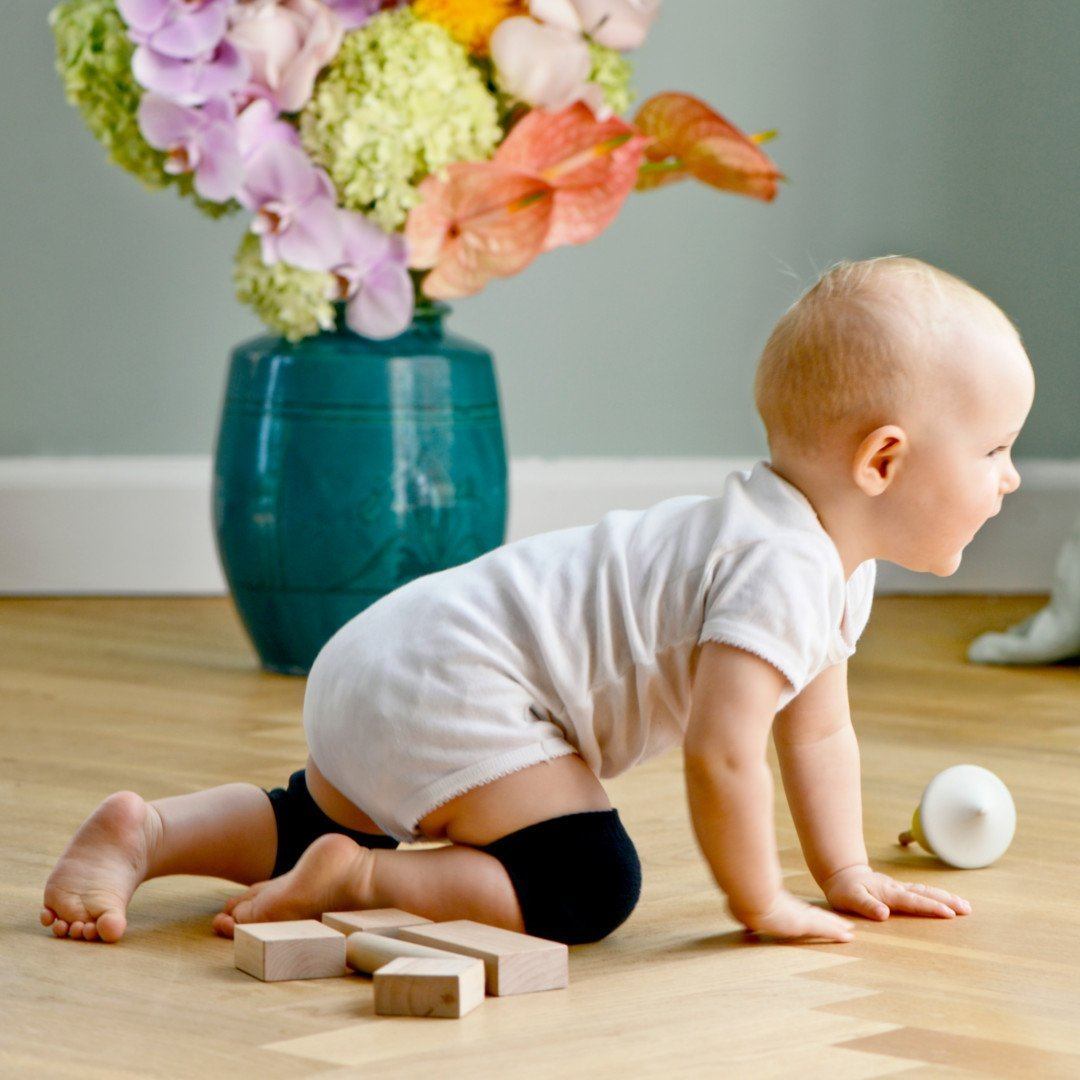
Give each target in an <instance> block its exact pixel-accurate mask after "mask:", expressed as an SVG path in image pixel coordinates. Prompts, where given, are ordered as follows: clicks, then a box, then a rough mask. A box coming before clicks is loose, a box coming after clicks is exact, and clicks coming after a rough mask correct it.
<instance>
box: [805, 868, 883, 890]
mask: <svg viewBox="0 0 1080 1080" xmlns="http://www.w3.org/2000/svg"><path fill="white" fill-rule="evenodd" d="M851 870H865V871H866V872H867V873H872V872H873V871H872V869H871V867H870V864H869V863H867V862H857V863H847V864H846V865H844V866H841V867H838V868H837V869H836V870H832V871H830V872H828V873H827V874H825V875H824V876H823V877H820V878H818V886H819V887H820V888H821V889H822V890H823V891H824V890H825V889H826V888H828V887H830V886H831V885H833V884H834V883H835V881H836V879H837V878H838V877H839V876H840V875H841V874H844V873H847V872H848V871H851Z"/></svg>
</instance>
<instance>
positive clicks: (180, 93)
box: [131, 38, 248, 105]
mask: <svg viewBox="0 0 1080 1080" xmlns="http://www.w3.org/2000/svg"><path fill="white" fill-rule="evenodd" d="M131 71H132V74H133V75H134V76H135V79H136V81H137V82H138V83H140V84H141V85H142V86H144V87H146V89H147V90H152V91H153V92H154V93H155V94H160V95H161V96H162V97H165V98H168V99H169V100H170V101H175V102H177V103H178V104H180V105H201V104H202V103H203V102H204V101H209V100H210V99H211V98H220V97H226V96H227V95H229V94H231V93H232V92H233V91H234V90H238V89H239V88H240V87H241V86H243V85H244V83H245V82H246V81H247V77H248V65H247V61H246V60H245V59H244V58H243V57H242V56H241V55H240V53H239V52H238V51H237V49H236V48H235V46H233V45H231V44H230V43H229V41H228V39H225V38H223V39H222V40H221V41H220V42H219V43H218V44H217V46H215V47H214V48H213V49H211V50H210V51H209V52H207V53H203V54H201V55H199V56H196V57H193V58H192V59H190V60H178V59H176V58H175V57H172V56H166V55H165V54H164V53H159V52H157V51H155V50H154V49H151V48H150V47H149V46H148V45H140V46H139V47H138V48H137V49H136V50H135V55H134V56H133V57H132V58H131Z"/></svg>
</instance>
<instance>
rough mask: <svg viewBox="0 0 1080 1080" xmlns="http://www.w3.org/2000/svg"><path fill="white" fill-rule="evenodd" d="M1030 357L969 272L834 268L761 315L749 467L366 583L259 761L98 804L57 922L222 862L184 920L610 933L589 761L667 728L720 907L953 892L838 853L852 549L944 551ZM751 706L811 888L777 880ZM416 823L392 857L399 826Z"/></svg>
mask: <svg viewBox="0 0 1080 1080" xmlns="http://www.w3.org/2000/svg"><path fill="white" fill-rule="evenodd" d="M1033 394H1034V378H1033V375H1032V370H1031V366H1030V364H1029V362H1028V359H1027V356H1026V354H1025V351H1024V348H1023V346H1022V344H1021V341H1020V337H1019V334H1018V333H1017V331H1016V329H1015V328H1014V327H1013V325H1012V324H1011V322H1010V321H1009V320H1008V318H1007V317H1006V316H1005V315H1004V314H1003V313H1002V312H1001V311H1000V310H999V309H998V308H997V307H996V306H995V305H994V304H993V303H992V302H991V301H990V300H988V299H987V298H986V297H985V296H983V295H982V294H981V293H979V292H978V291H976V290H975V289H973V288H972V287H971V286H969V285H967V284H966V283H964V282H962V281H961V280H959V279H957V278H955V277H953V276H951V275H950V274H947V273H945V272H943V271H941V270H938V269H935V268H934V267H931V266H928V265H927V264H925V263H923V262H920V261H918V260H916V259H911V258H904V257H897V256H888V257H884V258H880V259H871V260H866V261H862V262H855V263H841V264H839V265H837V266H835V267H833V268H832V269H831V270H830V271H828V272H827V273H826V274H825V275H824V276H823V277H822V278H821V279H820V280H819V281H818V282H817V283H816V284H815V285H814V286H813V287H812V288H811V289H810V290H808V291H807V292H806V293H805V294H804V295H803V296H802V297H800V298H799V299H798V300H797V301H796V302H795V303H794V304H793V305H792V306H791V308H790V309H789V310H788V311H787V312H786V313H785V314H784V315H783V317H782V318H781V319H780V321H779V323H778V324H777V326H776V328H775V329H774V330H773V332H772V335H771V336H770V338H769V340H768V342H767V344H766V346H765V349H764V352H763V355H762V357H761V361H760V364H759V368H758V373H757V379H756V383H755V397H756V404H757V407H758V411H759V412H760V414H761V417H762V420H763V422H764V425H765V428H766V431H767V435H768V444H769V455H770V456H769V460H768V461H760V462H758V463H757V464H756V465H754V466H753V468H751V469H748V470H746V471H740V472H735V473H733V474H732V475H730V476H728V477H727V478H726V480H725V481H724V483H723V488H722V492H721V494H719V495H690V496H680V497H676V498H671V499H666V500H664V501H662V502H660V503H658V504H657V505H655V506H652V507H650V508H649V509H647V510H644V511H628V510H616V511H613V512H611V513H608V514H606V515H604V517H603V518H602V519H601V520H600V521H599V522H598V523H597V524H595V525H592V526H583V527H579V528H570V529H560V530H558V531H555V532H549V533H543V534H540V535H537V536H531V537H528V538H526V539H523V540H519V541H516V542H514V543H510V544H506V545H504V546H502V547H500V548H498V549H496V550H495V551H492V552H489V553H487V554H485V555H483V556H481V557H480V558H477V559H474V560H473V561H472V562H469V563H466V564H464V565H462V566H456V567H453V568H451V569H448V570H443V571H441V572H439V573H434V574H429V575H427V576H425V577H422V578H418V579H417V580H415V581H412V582H410V583H408V584H407V585H404V586H403V587H401V588H399V589H397V590H395V591H394V592H393V593H391V594H389V595H388V596H385V597H383V598H382V599H380V600H379V601H378V602H377V603H375V604H373V605H372V606H371V607H369V608H367V609H366V610H365V611H363V612H362V613H361V614H360V615H358V616H356V617H355V618H354V619H353V620H352V621H350V622H349V623H347V624H346V625H345V626H343V627H342V628H341V629H340V630H339V631H338V632H337V634H335V636H334V637H333V638H332V639H331V640H330V641H329V642H328V643H327V644H326V646H325V647H324V648H323V650H322V652H321V653H320V654H319V656H318V658H317V659H316V661H315V664H314V666H313V667H312V670H311V674H310V677H309V679H308V682H307V688H306V696H305V700H304V726H305V730H306V733H307V740H308V749H309V757H308V761H307V765H306V768H305V769H302V770H299V771H298V772H296V773H294V774H293V776H292V777H291V778H290V779H289V781H288V783H287V786H285V787H282V788H275V789H274V790H272V791H269V792H267V791H264V790H263V789H261V788H259V787H256V786H254V785H252V784H245V783H233V784H226V785H224V786H221V787H215V788H211V789H209V790H206V791H200V792H196V793H195V794H190V795H179V796H175V797H171V798H165V799H161V800H158V801H155V802H151V803H147V802H144V801H143V799H141V798H140V797H139V796H138V795H136V794H134V793H133V792H130V791H122V792H118V793H116V794H114V795H111V796H110V797H109V798H108V799H106V800H105V801H104V802H103V803H102V804H101V806H99V807H98V808H97V810H96V811H95V812H94V813H93V814H92V815H91V816H90V817H89V818H88V819H87V820H86V822H84V824H83V825H82V826H81V828H80V829H79V830H78V832H77V833H76V834H75V836H74V838H73V839H72V840H71V842H70V843H69V845H68V847H67V849H66V850H65V851H64V853H63V855H62V856H61V857H60V859H59V861H58V862H57V865H56V867H55V869H54V870H53V873H52V875H51V876H50V878H49V880H48V882H47V884H46V886H45V896H44V909H43V911H42V914H41V921H42V923H44V924H45V925H46V926H51V927H52V930H53V932H54V933H55V934H56V935H57V936H58V937H71V938H81V939H85V940H88V941H92V940H95V939H98V940H102V941H116V940H117V939H118V938H120V937H121V935H122V934H123V932H124V928H125V925H126V916H125V911H126V908H127V905H128V902H129V900H130V898H131V895H132V893H133V892H134V891H135V889H136V888H137V887H138V885H139V884H140V883H141V882H142V881H144V880H146V879H147V878H152V877H159V876H161V875H164V874H206V875H214V876H218V877H223V878H228V879H230V880H232V881H236V882H240V883H243V884H246V885H250V886H251V887H250V888H249V889H248V890H247V891H246V892H245V893H243V894H242V895H240V896H238V897H236V898H234V899H233V900H230V901H229V903H228V904H227V905H226V907H225V910H224V911H223V912H221V913H220V914H218V915H217V916H216V918H215V921H214V927H215V929H216V930H217V931H218V932H219V933H222V934H224V935H226V936H228V935H231V934H232V932H233V927H234V926H235V924H236V923H244V922H255V921H266V920H271V919H291V918H303V917H309V916H318V914H319V913H320V912H323V911H329V910H342V909H360V908H382V907H397V908H404V909H405V910H407V911H411V912H414V913H416V914H418V915H423V916H426V917H427V918H429V919H433V920H436V921H443V920H448V919H461V918H463V919H474V920H478V921H481V922H485V923H490V924H492V925H495V926H501V927H506V928H508V929H511V930H517V931H522V932H526V933H531V934H537V935H539V936H541V937H546V938H552V939H554V940H559V941H564V942H566V943H568V944H577V943H583V942H589V941H597V940H599V939H601V938H603V937H605V936H606V935H608V934H610V933H611V932H612V931H613V930H615V929H616V928H617V927H618V926H620V925H621V924H622V923H623V922H624V921H625V920H626V918H627V917H628V916H629V914H630V913H631V911H632V910H633V908H634V906H635V904H636V903H637V901H638V898H639V895H640V890H641V867H640V863H639V861H638V857H637V852H636V851H635V848H634V844H633V842H632V841H631V839H630V837H629V836H628V835H627V833H626V830H625V829H624V827H623V823H622V822H621V820H620V818H619V813H618V810H617V809H615V808H614V807H612V806H611V804H610V802H609V801H608V798H607V795H606V794H605V791H604V788H603V786H602V784H601V782H600V780H601V779H602V778H605V777H612V776H616V775H618V774H619V773H621V772H624V771H625V770H627V769H630V768H632V767H633V766H635V765H637V764H639V763H640V762H642V761H645V760H647V759H648V758H650V757H652V756H654V755H656V754H659V753H661V752H662V751H664V750H666V749H668V748H670V747H672V746H674V745H676V744H680V743H681V745H682V750H683V756H684V762H685V776H686V790H687V795H688V799H689V808H690V813H691V818H692V822H693V829H694V832H695V835H696V837H697V841H698V844H699V845H700V848H701V851H702V853H703V855H704V857H705V859H706V861H707V862H708V865H709V867H710V868H711V870H712V873H713V875H714V876H715V879H716V881H717V884H718V885H719V887H720V889H721V890H722V891H723V893H724V894H725V896H726V902H727V910H728V912H729V913H730V915H731V916H732V917H734V918H735V919H736V920H738V921H739V922H740V923H741V924H743V925H744V926H746V927H747V928H749V929H750V930H752V931H756V932H758V933H759V934H763V935H767V936H769V937H774V938H779V939H793V938H806V937H812V938H818V939H825V940H831V941H847V940H850V938H851V936H852V926H853V924H852V923H851V922H850V921H849V920H847V919H845V918H843V917H842V916H841V915H840V914H838V912H849V913H853V914H855V915H860V916H863V917H865V918H870V919H885V918H887V917H888V915H889V913H890V911H901V912H906V913H911V914H917V915H928V916H940V917H946V918H948V917H953V916H954V915H956V914H961V915H962V914H966V913H967V912H969V911H970V905H969V904H968V903H967V902H966V901H965V900H963V899H961V898H960V897H958V896H954V895H952V894H950V893H948V892H946V891H944V890H942V889H939V888H932V887H929V886H927V885H921V884H911V883H902V882H899V881H895V880H893V879H892V878H891V877H888V876H887V875H885V874H882V873H878V872H875V871H874V870H873V869H872V868H871V867H870V865H869V864H868V858H867V852H866V847H865V846H864V842H863V836H862V820H861V819H862V812H861V803H860V782H859V754H858V746H857V743H856V739H855V732H854V729H853V728H852V723H851V716H850V711H849V707H848V699H847V690H846V681H847V661H848V658H849V657H850V656H851V655H852V653H853V652H854V651H855V647H856V643H857V641H858V638H859V635H860V634H861V632H862V630H863V627H864V626H865V624H866V621H867V618H868V616H869V612H870V606H871V602H872V598H873V587H874V572H875V562H874V560H875V559H888V560H890V561H891V562H895V563H899V564H901V565H902V566H906V567H908V568H910V569H912V570H917V571H928V572H930V573H933V574H938V575H942V576H945V575H949V574H952V573H953V572H954V571H955V570H956V568H957V567H958V565H959V563H960V558H961V553H962V551H963V549H964V547H965V546H966V545H967V544H968V543H969V542H970V541H971V539H972V537H973V536H974V535H975V533H976V532H977V531H978V530H979V528H980V527H981V526H982V525H983V524H984V522H985V521H986V520H987V519H988V518H990V517H992V516H993V515H994V514H996V513H997V512H998V511H999V510H1000V508H1001V502H1002V499H1003V498H1004V497H1005V495H1007V494H1008V493H1009V492H1012V491H1014V490H1015V489H1016V488H1017V486H1018V485H1019V483H1020V477H1019V475H1018V474H1017V472H1016V469H1015V467H1014V466H1013V464H1012V462H1011V460H1010V448H1011V446H1012V443H1013V442H1014V440H1015V439H1016V437H1017V434H1018V433H1019V431H1020V428H1021V426H1022V425H1023V423H1024V421H1025V419H1026V417H1027V414H1028V411H1029V409H1030V408H1031V404H1032V398H1033ZM770 731H771V732H772V736H773V739H774V742H775V746H776V751H777V756H778V759H779V762H780V768H781V774H782V779H783V785H784V789H785V792H786V794H787V798H788V802H789V804H790V807H791V812H792V816H793V818H794V821H795V824H796V827H797V830H798V835H799V839H800V842H801V844H802V848H803V851H804V853H805V856H806V860H807V863H808V866H809V869H810V871H811V873H812V874H813V877H814V879H815V881H816V882H817V883H818V885H819V886H820V887H821V889H822V891H823V892H824V894H825V897H826V899H827V900H828V902H829V904H830V905H831V908H832V909H833V910H828V909H826V908H823V907H820V906H818V905H815V904H811V903H807V902H806V901H804V900H801V899H799V898H797V897H795V896H794V895H792V894H791V893H789V892H787V891H786V890H785V889H784V888H783V885H782V881H781V873H780V865H779V860H778V855H777V850H776V841H775V835H774V829H773V816H772V813H773V781H772V773H771V771H770V767H769V764H768V759H767V756H766V743H767V740H768V737H769V733H770ZM422 839H423V840H428V839H442V840H445V841H448V842H447V843H445V844H443V845H442V846H437V847H425V848H421V849H412V850H404V851H401V850H396V849H397V847H398V845H399V844H400V843H402V842H406V843H407V842H410V841H417V840H422Z"/></svg>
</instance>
